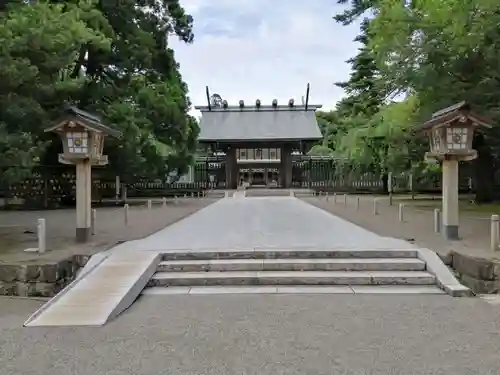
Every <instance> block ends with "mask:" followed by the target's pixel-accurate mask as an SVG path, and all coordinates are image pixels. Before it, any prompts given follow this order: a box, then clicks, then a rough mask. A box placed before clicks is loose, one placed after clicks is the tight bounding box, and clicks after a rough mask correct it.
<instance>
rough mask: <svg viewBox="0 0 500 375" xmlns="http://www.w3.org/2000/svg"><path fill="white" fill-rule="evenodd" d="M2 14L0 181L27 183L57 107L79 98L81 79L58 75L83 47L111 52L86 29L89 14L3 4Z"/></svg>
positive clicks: (77, 9) (70, 8)
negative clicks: (26, 180)
mask: <svg viewBox="0 0 500 375" xmlns="http://www.w3.org/2000/svg"><path fill="white" fill-rule="evenodd" d="M2 9H3V11H1V12H0V21H1V22H0V46H1V47H0V48H1V51H2V52H1V53H0V152H2V155H3V157H2V160H1V161H0V167H1V169H2V170H1V171H0V172H1V173H2V179H3V180H6V181H7V182H9V181H11V182H14V181H19V180H20V179H22V178H25V177H26V176H27V175H28V174H29V171H30V169H31V168H32V167H33V166H34V165H35V164H36V163H37V161H38V160H39V158H40V156H41V154H42V153H43V151H44V148H45V146H46V142H45V141H46V140H47V138H46V137H44V136H43V129H44V128H45V127H47V126H49V125H50V124H51V121H53V120H54V119H55V118H56V117H57V115H58V113H57V112H58V109H59V107H60V103H61V102H64V101H65V100H68V99H71V98H73V97H75V96H77V95H78V92H79V90H80V89H81V88H82V86H83V80H82V78H81V77H80V76H75V77H66V76H64V74H62V73H63V72H64V71H65V70H67V69H68V67H70V66H71V65H73V64H74V61H75V59H76V57H77V55H78V52H79V50H80V48H81V46H83V45H85V44H87V43H92V44H93V45H95V46H96V48H100V49H102V50H106V49H109V48H110V41H109V39H107V38H106V37H105V36H104V35H103V34H102V33H100V32H97V31H96V30H93V29H91V28H90V27H88V26H87V24H86V21H85V19H84V18H83V17H82V14H83V13H84V12H86V11H87V10H88V9H89V6H88V5H87V4H85V3H82V4H81V7H76V6H67V7H65V6H63V5H60V4H56V5H53V4H48V3H38V2H37V3H33V4H29V5H25V4H22V3H19V2H10V4H5V3H4V4H3V8H2Z"/></svg>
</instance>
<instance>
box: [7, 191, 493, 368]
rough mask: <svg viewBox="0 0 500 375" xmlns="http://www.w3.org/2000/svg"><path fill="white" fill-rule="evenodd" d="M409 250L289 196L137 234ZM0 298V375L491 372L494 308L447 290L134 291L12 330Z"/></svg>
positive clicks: (17, 320) (215, 242) (153, 241)
mask: <svg viewBox="0 0 500 375" xmlns="http://www.w3.org/2000/svg"><path fill="white" fill-rule="evenodd" d="M261 246H266V247H288V246H295V247H297V246H315V247H324V248H334V247H340V246H343V247H350V248H356V247H358V248H373V247H384V248H398V247H399V248H401V247H403V246H407V247H410V246H411V244H407V243H405V242H404V241H400V240H391V239H388V238H383V237H380V236H378V235H375V234H373V233H371V232H369V231H367V230H364V229H362V228H360V227H356V226H355V225H353V224H351V223H349V222H346V221H344V220H342V219H340V218H337V217H335V216H332V215H330V214H328V213H327V212H325V211H322V210H320V209H318V208H316V207H313V206H310V205H308V204H306V203H304V202H302V201H300V200H298V199H295V198H272V199H271V198H248V199H224V200H221V201H219V202H217V203H215V204H214V205H211V206H209V207H207V208H205V209H203V210H201V211H199V212H198V213H196V214H194V215H192V216H191V217H188V218H186V219H184V220H182V221H180V222H177V223H176V224H173V225H172V226H170V227H168V228H166V229H164V230H162V231H160V232H158V233H156V234H154V235H152V236H150V237H147V238H145V239H143V240H138V241H133V242H129V243H125V244H122V245H119V246H118V247H116V248H115V251H119V250H120V249H123V248H130V249H132V248H133V249H139V250H154V249H169V248H172V249H175V248H178V249H180V248H186V249H187V248H191V249H197V248H209V247H211V248H217V247H224V248H230V247H234V248H247V247H261ZM40 304H41V302H39V301H34V300H31V301H30V300H13V299H8V298H1V299H0V375H14V374H15V375H18V374H26V375H31V374H33V375H34V374H36V375H49V374H54V373H61V374H67V375H76V374H78V375H95V374H107V375H130V374H138V375H139V374H140V375H159V374H179V375H181V374H182V375H195V374H196V375H200V374H206V375H208V374H214V375H215V374H217V375H219V374H245V375H257V374H258V375H267V374H269V375H271V374H273V375H275V374H290V375H292V374H293V375H295V374H315V375H330V374H333V373H334V374H360V375H368V374H369V375H386V374H394V375H407V374H413V375H428V374H436V375H437V374H440V375H449V374H453V375H476V374H482V375H493V374H495V375H497V374H498V369H499V368H500V357H499V356H498V352H499V351H500V331H499V329H498V327H499V326H500V309H499V307H498V306H497V305H494V304H490V303H487V302H485V301H484V300H482V299H480V298H452V297H449V296H447V295H439V296H436V295H411V296H409V295H406V296H405V295H403V296H401V295H341V294H339V295H198V296H196V297H192V296H188V295H178V296H176V295H169V296H142V297H140V299H139V300H138V302H137V303H135V304H134V305H132V306H131V307H130V308H129V309H128V310H127V311H125V312H124V313H123V315H122V316H120V317H119V318H118V319H115V320H114V321H111V322H110V323H109V324H107V325H105V326H104V327H101V328H84V327H81V328H80V327H71V328H40V327H35V328H21V325H22V323H23V321H24V320H25V319H26V318H27V317H28V316H29V315H30V314H31V313H32V312H33V311H34V310H35V309H36V308H37V307H38V306H39V305H40Z"/></svg>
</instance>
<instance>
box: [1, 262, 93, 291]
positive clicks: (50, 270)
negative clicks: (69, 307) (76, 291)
mask: <svg viewBox="0 0 500 375" xmlns="http://www.w3.org/2000/svg"><path fill="white" fill-rule="evenodd" d="M89 259H90V255H73V256H70V257H68V258H66V259H64V260H61V261H58V262H48V263H45V264H9V263H0V295H4V296H19V297H53V296H54V295H56V294H57V293H59V291H61V289H63V288H64V287H65V286H66V285H68V283H70V282H71V281H73V280H74V279H75V277H76V275H77V273H78V271H79V270H81V269H82V267H84V266H85V265H86V264H87V262H88V261H89Z"/></svg>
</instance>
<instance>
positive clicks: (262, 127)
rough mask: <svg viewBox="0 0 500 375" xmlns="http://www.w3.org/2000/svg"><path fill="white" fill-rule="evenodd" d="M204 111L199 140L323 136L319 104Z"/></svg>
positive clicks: (296, 138) (202, 108)
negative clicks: (318, 121)
mask: <svg viewBox="0 0 500 375" xmlns="http://www.w3.org/2000/svg"><path fill="white" fill-rule="evenodd" d="M196 108H197V109H200V110H201V112H202V118H201V122H200V135H199V137H198V140H199V141H202V142H203V141H205V142H207V141H237V140H242V141H266V140H276V141H278V140H317V139H321V138H322V134H321V131H320V129H319V127H318V123H317V121H316V112H315V109H316V108H320V106H317V105H311V106H308V110H307V111H306V110H305V107H304V106H295V107H288V106H279V107H278V108H273V107H272V106H262V107H260V109H259V110H257V109H256V108H255V107H244V108H243V109H240V108H239V107H228V108H226V109H223V108H212V110H211V111H209V110H208V108H207V107H196Z"/></svg>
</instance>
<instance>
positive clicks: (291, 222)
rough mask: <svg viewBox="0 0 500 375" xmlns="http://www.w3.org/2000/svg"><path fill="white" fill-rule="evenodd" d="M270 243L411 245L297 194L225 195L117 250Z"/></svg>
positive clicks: (297, 245) (290, 245) (241, 246)
mask: <svg viewBox="0 0 500 375" xmlns="http://www.w3.org/2000/svg"><path fill="white" fill-rule="evenodd" d="M255 247H268V248H300V247H311V248H318V249H319V248H328V249H329V248H359V249H373V248H389V249H391V248H399V249H407V248H412V245H411V244H409V243H407V242H405V241H402V240H395V239H392V238H388V237H387V238H386V237H381V236H379V235H377V234H375V233H372V232H370V231H368V230H366V229H363V228H361V227H358V226H356V225H354V224H352V223H350V222H348V221H346V220H343V219H341V218H339V217H336V216H333V215H331V214H329V213H327V212H325V211H324V210H321V209H319V208H317V207H314V206H312V205H309V204H307V203H305V202H303V201H301V200H300V199H297V198H294V197H258V198H238V199H234V198H227V199H221V200H220V201H218V202H216V203H214V204H212V205H210V206H208V207H206V208H204V209H202V210H201V211H198V212H197V213H196V214H194V215H191V216H189V217H187V218H186V219H184V220H181V221H179V222H177V223H175V224H173V225H171V226H169V227H167V228H165V229H163V230H161V231H159V232H157V233H155V234H153V235H151V236H149V237H147V238H144V239H142V240H137V241H130V242H127V243H124V244H122V245H119V246H117V247H116V248H115V250H120V249H125V248H126V249H139V250H168V249H201V248H219V249H245V248H255Z"/></svg>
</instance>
